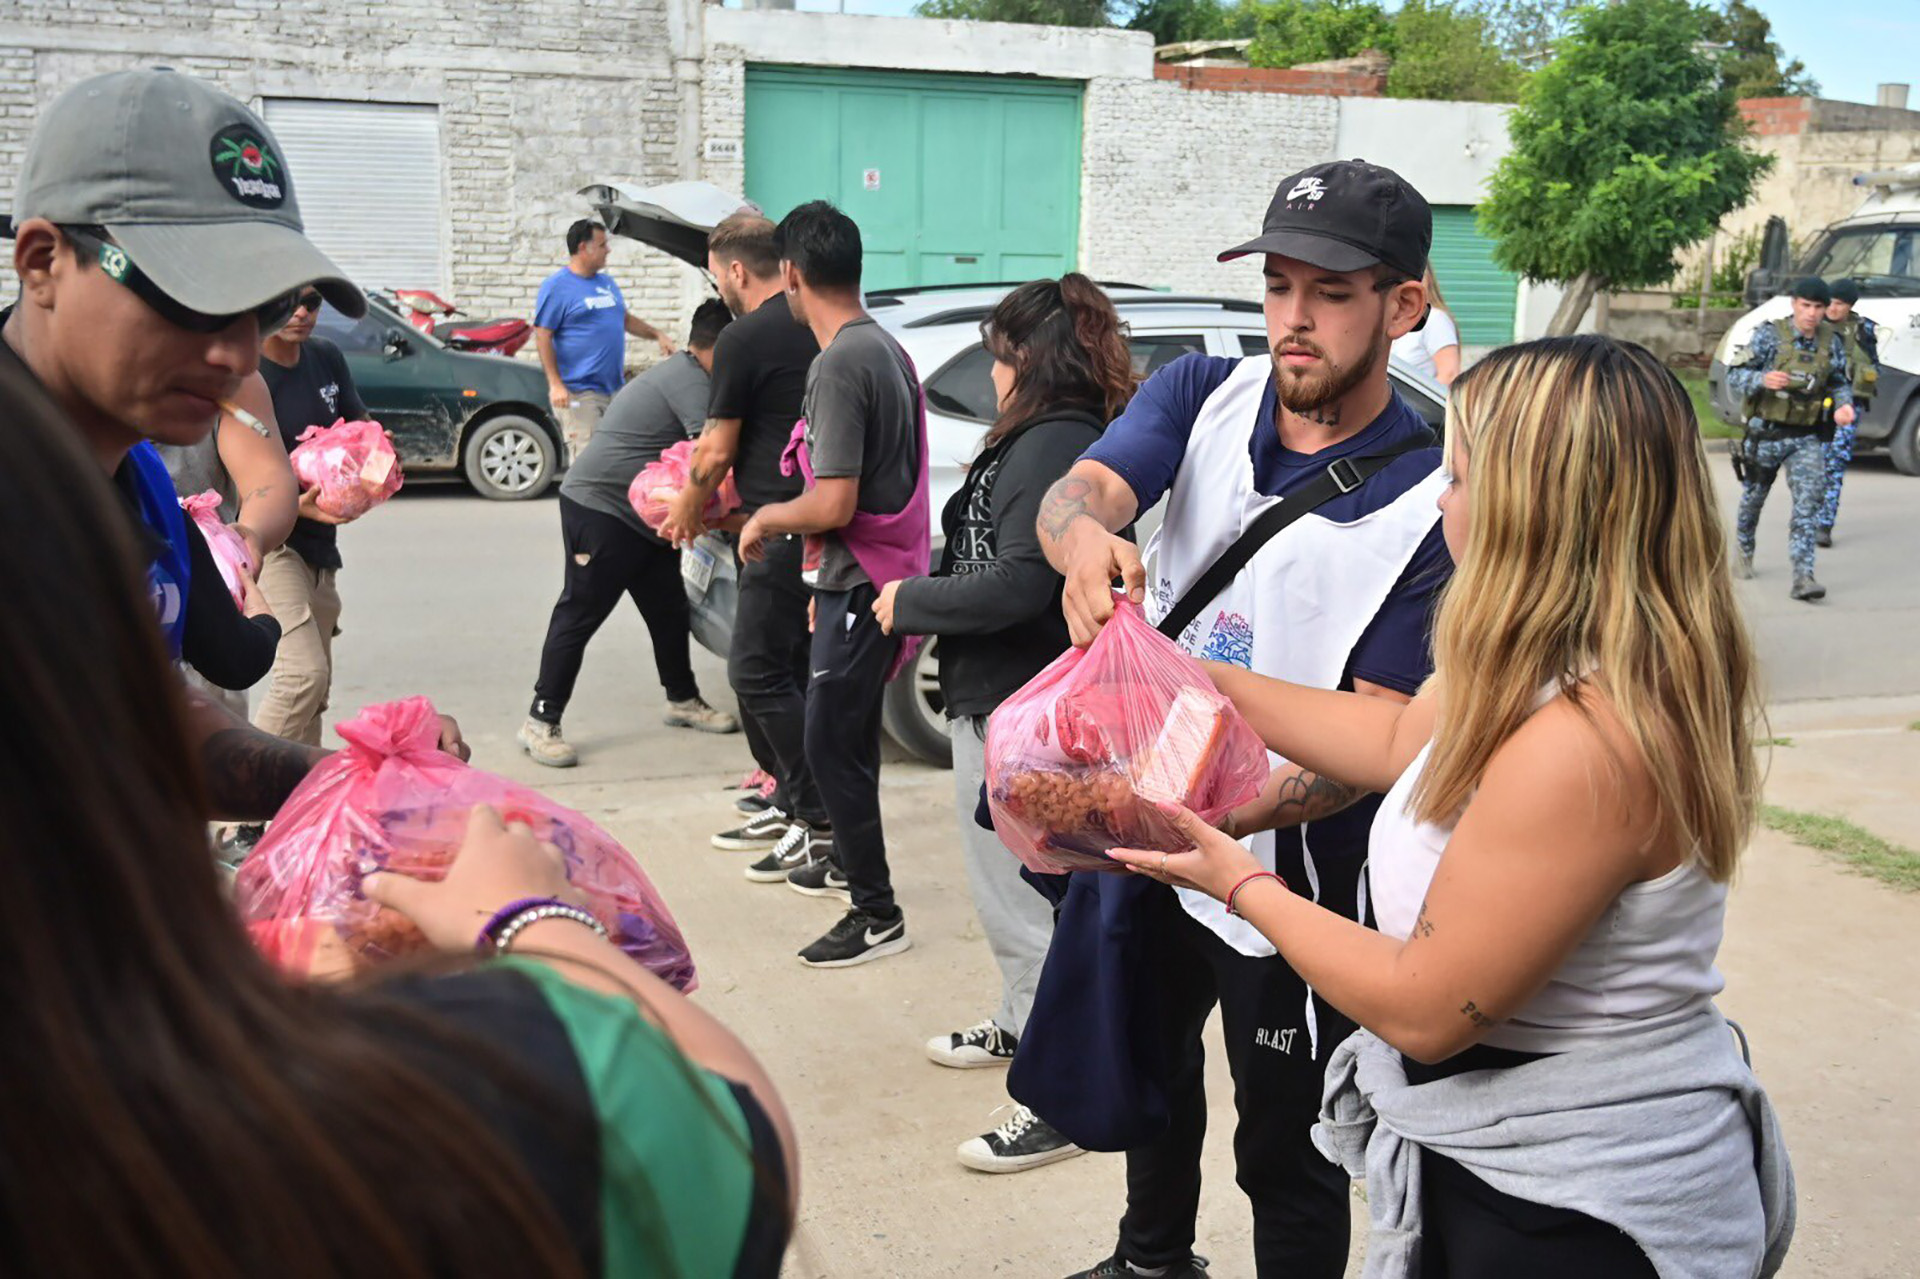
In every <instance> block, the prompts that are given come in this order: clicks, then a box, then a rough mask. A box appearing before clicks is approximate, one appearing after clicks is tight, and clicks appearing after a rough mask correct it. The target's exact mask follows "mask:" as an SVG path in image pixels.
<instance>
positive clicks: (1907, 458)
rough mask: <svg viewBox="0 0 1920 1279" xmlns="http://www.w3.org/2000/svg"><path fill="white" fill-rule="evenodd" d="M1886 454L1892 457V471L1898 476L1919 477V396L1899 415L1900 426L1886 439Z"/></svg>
mask: <svg viewBox="0 0 1920 1279" xmlns="http://www.w3.org/2000/svg"><path fill="white" fill-rule="evenodd" d="M1887 452H1889V453H1891V454H1892V455H1893V465H1894V469H1896V470H1898V471H1899V472H1900V474H1902V475H1920V395H1917V396H1915V397H1914V398H1913V399H1912V400H1910V401H1909V402H1908V403H1907V407H1906V410H1905V411H1904V412H1902V413H1901V414H1900V425H1898V426H1896V427H1894V428H1893V434H1892V435H1891V436H1890V437H1888V439H1887Z"/></svg>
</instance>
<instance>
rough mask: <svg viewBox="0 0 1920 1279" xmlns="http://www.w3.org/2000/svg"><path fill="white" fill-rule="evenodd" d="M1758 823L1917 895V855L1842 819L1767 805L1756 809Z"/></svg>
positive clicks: (1919, 875)
mask: <svg viewBox="0 0 1920 1279" xmlns="http://www.w3.org/2000/svg"><path fill="white" fill-rule="evenodd" d="M1760 821H1761V823H1762V824H1763V825H1765V826H1767V827H1769V828H1771V829H1773V830H1777V831H1779V832H1780V833H1781V834H1783V835H1785V836H1787V837H1788V838H1789V839H1791V840H1793V841H1794V842H1795V843H1796V844H1805V845H1806V846H1807V847H1809V848H1817V849H1819V850H1820V851H1821V852H1823V853H1832V854H1833V855H1834V856H1835V857H1838V858H1839V859H1840V860H1841V861H1843V862H1845V863H1846V864H1847V865H1849V866H1851V867H1852V868H1853V869H1855V870H1857V871H1859V872H1860V873H1861V874H1863V875H1870V876H1872V877H1873V878H1875V879H1877V880H1880V881H1881V882H1882V883H1886V884H1891V885H1893V886H1894V887H1895V888H1901V889H1905V890H1906V891H1907V892H1910V893H1911V892H1920V853H1915V852H1914V851H1913V850H1912V849H1911V848H1907V847H1904V846H1902V845H1900V844H1890V843H1888V842H1887V841H1886V840H1884V839H1881V838H1880V837H1879V836H1878V835H1876V834H1874V833H1873V832H1872V831H1870V830H1866V829H1865V828H1863V827H1860V826H1856V825H1854V824H1853V823H1852V822H1850V821H1848V820H1846V819H1845V818H1844V817H1828V816H1825V815H1823V814H1820V813H1803V812H1798V811H1796V810H1794V809H1791V808H1775V807H1772V806H1771V805H1768V806H1766V807H1763V808H1762V809H1761V810H1760Z"/></svg>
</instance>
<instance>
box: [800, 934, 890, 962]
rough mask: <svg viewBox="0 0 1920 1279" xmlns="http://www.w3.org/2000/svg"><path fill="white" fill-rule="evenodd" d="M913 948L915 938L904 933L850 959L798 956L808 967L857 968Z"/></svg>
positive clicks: (870, 947)
mask: <svg viewBox="0 0 1920 1279" xmlns="http://www.w3.org/2000/svg"><path fill="white" fill-rule="evenodd" d="M911 949H913V938H911V937H908V936H906V935H905V934H902V935H901V936H899V937H896V938H894V939H893V940H892V941H883V942H881V943H880V944H879V945H878V946H869V947H868V948H867V949H865V950H863V951H861V952H860V953H859V954H857V955H854V956H852V957H851V958H849V959H808V958H807V957H806V956H805V955H800V956H798V957H797V958H798V959H799V960H800V962H801V963H803V964H805V965H806V966H807V967H808V968H856V967H858V966H859V965H861V964H865V963H871V962H872V961H873V960H876V959H885V958H886V957H887V956H888V955H897V954H899V953H900V952H901V951H903V950H911Z"/></svg>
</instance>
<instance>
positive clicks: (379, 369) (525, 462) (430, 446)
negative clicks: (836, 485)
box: [315, 294, 566, 501]
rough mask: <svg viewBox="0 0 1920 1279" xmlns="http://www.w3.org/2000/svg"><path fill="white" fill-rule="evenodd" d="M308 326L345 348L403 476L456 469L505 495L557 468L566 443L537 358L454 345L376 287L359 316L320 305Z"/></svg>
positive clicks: (526, 489)
mask: <svg viewBox="0 0 1920 1279" xmlns="http://www.w3.org/2000/svg"><path fill="white" fill-rule="evenodd" d="M315 327H316V329H317V331H318V332H319V333H320V335H321V336H322V337H325V338H328V339H329V340H331V341H332V342H333V343H334V344H335V345H337V346H338V347H339V348H340V350H341V352H342V353H343V354H344V355H345V356H346V357H347V365H348V367H349V368H350V369H351V370H352V372H353V381H354V385H355V386H357V387H358V388H359V390H360V398H361V399H363V400H365V401H366V402H367V408H368V410H369V411H370V412H372V414H373V416H374V419H375V420H376V421H378V422H379V423H380V424H381V425H382V426H384V427H386V428H387V430H388V431H389V432H391V433H392V435H393V442H394V447H395V448H396V449H397V450H398V451H399V454H400V464H401V466H402V467H404V468H405V470H406V475H407V478H408V479H413V478H414V477H416V476H423V477H424V476H433V475H446V476H451V475H465V477H466V480H467V483H469V484H471V485H472V486H473V488H474V491H475V492H477V493H479V494H480V496H482V497H490V498H494V499H496V500H499V501H514V500H517V499H520V498H528V497H534V496H537V495H538V494H540V493H541V492H543V491H545V489H546V487H547V485H549V484H551V483H552V482H553V479H554V477H555V476H556V475H557V474H558V473H559V471H560V466H561V463H560V459H561V458H564V457H565V456H566V449H565V448H564V447H563V445H562V443H561V438H562V437H561V435H560V428H559V426H558V425H557V424H556V423H555V422H554V420H553V415H552V413H551V411H550V410H549V409H548V408H547V379H546V376H545V375H544V374H543V373H542V372H541V371H540V368H539V366H538V365H536V364H532V363H530V362H526V361H522V360H516V359H511V358H509V357H507V356H503V355H479V354H475V353H472V352H467V351H455V350H453V349H451V348H450V347H448V346H447V345H446V343H444V342H442V341H440V339H438V338H436V337H434V336H433V335H432V334H430V333H422V332H421V331H420V330H419V329H416V328H414V327H413V326H412V325H410V324H408V323H407V322H406V320H404V319H402V318H401V316H400V313H399V312H397V311H396V310H394V309H393V307H392V306H391V305H390V304H389V303H387V302H386V300H385V299H383V298H381V297H379V296H378V295H377V294H370V295H369V296H368V298H367V314H366V317H365V318H364V319H360V320H349V319H347V318H346V317H345V316H343V315H341V314H340V313H339V312H337V311H335V310H334V309H333V308H332V307H327V308H325V309H323V310H322V311H321V313H320V318H319V321H318V323H317V324H316V326H315Z"/></svg>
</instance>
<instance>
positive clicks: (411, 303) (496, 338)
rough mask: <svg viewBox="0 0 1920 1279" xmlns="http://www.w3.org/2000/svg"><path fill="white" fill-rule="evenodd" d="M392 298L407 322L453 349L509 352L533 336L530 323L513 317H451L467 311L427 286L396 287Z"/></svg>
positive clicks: (504, 353) (494, 352)
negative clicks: (460, 318) (487, 318)
mask: <svg viewBox="0 0 1920 1279" xmlns="http://www.w3.org/2000/svg"><path fill="white" fill-rule="evenodd" d="M393 300H394V302H395V303H397V304H398V307H399V310H400V312H401V313H402V314H403V315H405V316H406V318H407V322H408V323H409V324H411V325H413V327H414V328H416V329H419V330H420V331H421V332H422V333H431V334H433V336H435V337H437V338H439V339H440V340H441V341H442V342H445V343H446V344H447V345H448V346H450V347H452V348H453V349H454V350H456V351H485V352H490V353H492V354H495V355H512V354H514V353H515V352H516V351H518V350H519V349H520V348H521V347H523V346H525V345H526V344H527V339H528V338H531V337H532V336H533V326H532V325H531V324H529V323H527V322H526V321H525V320H522V319H520V318H518V317H515V316H508V317H504V318H501V319H495V320H471V319H467V320H458V319H454V318H451V317H454V316H464V315H466V312H465V311H462V310H461V309H460V308H459V307H457V306H455V305H454V304H453V303H451V302H449V301H447V300H446V299H445V298H443V297H441V296H440V295H439V294H437V293H434V292H431V291H430V290H427V289H395V290H394V291H393ZM442 316H445V317H448V318H446V319H442V318H441V317H442Z"/></svg>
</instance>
